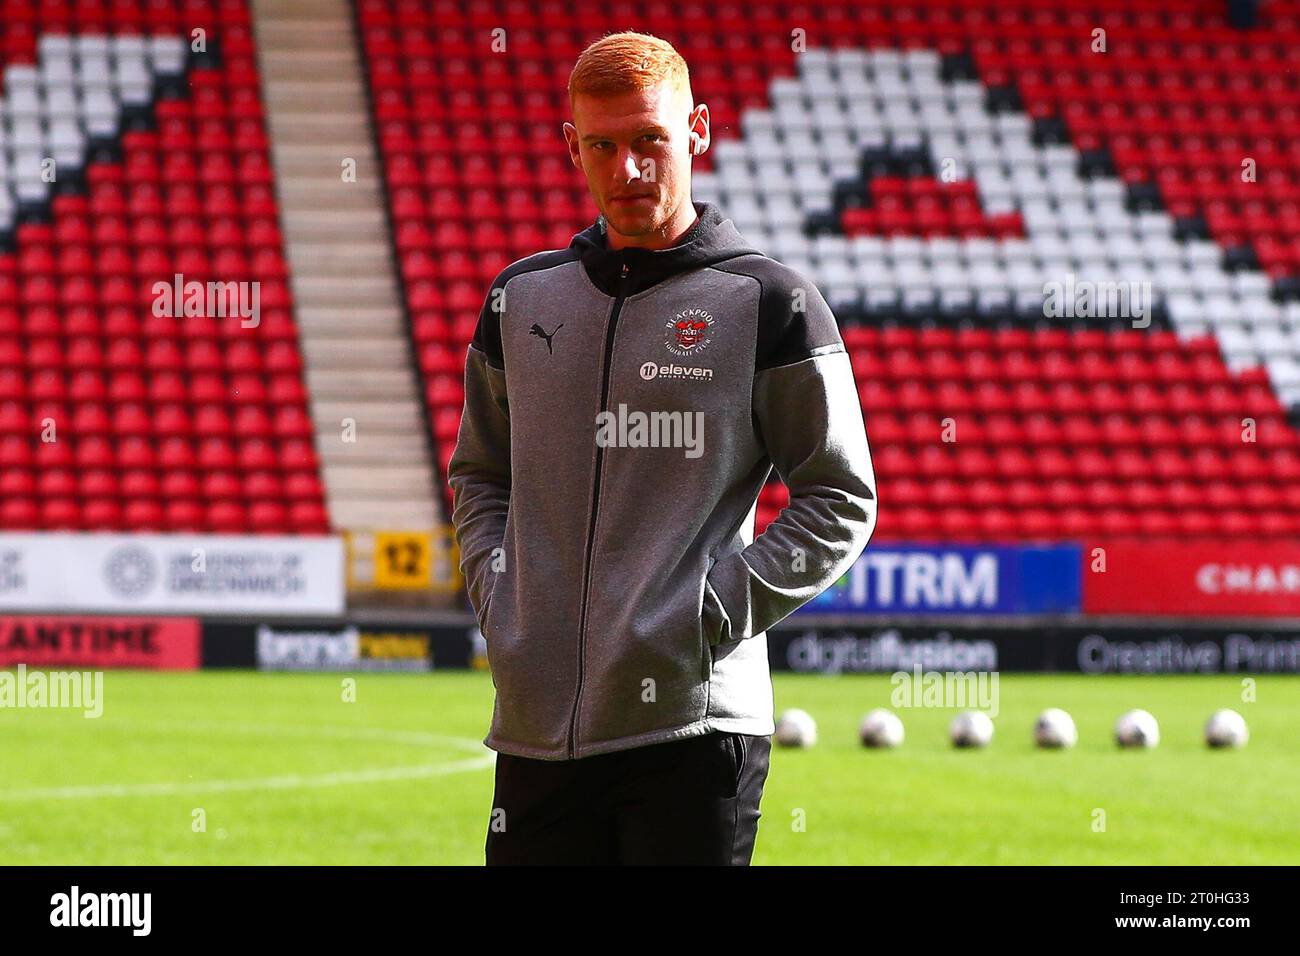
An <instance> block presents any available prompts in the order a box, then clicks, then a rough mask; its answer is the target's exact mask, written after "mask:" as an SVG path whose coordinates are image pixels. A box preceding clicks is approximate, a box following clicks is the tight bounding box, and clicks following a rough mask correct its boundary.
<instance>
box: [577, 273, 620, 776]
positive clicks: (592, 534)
mask: <svg viewBox="0 0 1300 956" xmlns="http://www.w3.org/2000/svg"><path fill="white" fill-rule="evenodd" d="M622 259H623V269H622V271H621V272H620V273H619V276H618V294H617V296H616V297H615V298H614V310H613V311H612V312H611V313H610V315H609V330H608V331H607V332H606V333H605V362H604V365H603V366H602V368H601V378H600V410H601V411H602V412H603V411H605V406H606V405H608V404H609V374H610V366H611V365H612V364H613V362H612V361H611V360H612V359H613V356H614V326H615V325H616V324H617V323H618V314H619V312H621V311H622V309H623V299H624V298H625V296H626V291H625V290H626V288H627V275H628V267H627V253H623V254H622ZM604 461H605V449H604V447H603V446H601V445H597V446H596V477H595V482H594V483H593V486H592V490H591V519H590V521H589V522H588V525H587V555H586V561H585V563H584V565H583V573H582V607H581V612H580V613H579V616H578V620H579V621H581V626H580V627H579V633H578V690H577V693H575V694H574V695H573V714H572V716H571V717H570V718H569V759H570V760H573V759H576V757H577V751H578V709H579V706H580V704H581V702H582V682H583V675H584V674H585V672H586V669H587V666H586V657H587V600H588V597H589V596H590V590H591V558H592V553H593V552H594V550H595V547H596V513H597V510H598V508H599V507H600V473H601V467H602V465H603V464H604Z"/></svg>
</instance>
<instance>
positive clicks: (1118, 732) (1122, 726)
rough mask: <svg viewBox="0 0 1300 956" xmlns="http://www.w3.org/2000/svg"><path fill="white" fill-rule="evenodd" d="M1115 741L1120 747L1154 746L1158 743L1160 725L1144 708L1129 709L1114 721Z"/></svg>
mask: <svg viewBox="0 0 1300 956" xmlns="http://www.w3.org/2000/svg"><path fill="white" fill-rule="evenodd" d="M1115 742H1116V743H1117V744H1119V745H1120V746H1121V747H1154V746H1156V745H1157V744H1158V743H1160V725H1159V724H1158V723H1156V719H1155V718H1154V717H1152V716H1151V714H1149V713H1148V712H1147V711H1145V710H1130V711H1129V712H1128V713H1125V714H1121V715H1120V718H1119V720H1117V721H1115Z"/></svg>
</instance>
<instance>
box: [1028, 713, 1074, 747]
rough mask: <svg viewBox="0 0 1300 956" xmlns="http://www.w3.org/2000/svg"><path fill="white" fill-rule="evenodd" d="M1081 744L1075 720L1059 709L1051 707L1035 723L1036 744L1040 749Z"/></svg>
mask: <svg viewBox="0 0 1300 956" xmlns="http://www.w3.org/2000/svg"><path fill="white" fill-rule="evenodd" d="M1078 742H1079V731H1078V729H1077V728H1076V727H1075V726H1074V718H1073V717H1071V716H1070V715H1069V714H1067V713H1066V712H1065V711H1063V710H1061V709H1060V708H1059V707H1049V708H1047V710H1045V711H1043V712H1042V713H1041V714H1039V715H1038V720H1036V721H1035V722H1034V743H1036V744H1038V746H1040V747H1052V748H1066V747H1073V746H1074V745H1075V744H1077V743H1078Z"/></svg>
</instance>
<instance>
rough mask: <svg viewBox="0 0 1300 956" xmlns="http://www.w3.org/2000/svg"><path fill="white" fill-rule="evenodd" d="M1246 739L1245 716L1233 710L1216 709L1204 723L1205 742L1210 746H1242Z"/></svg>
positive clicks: (1248, 735) (1244, 744)
mask: <svg viewBox="0 0 1300 956" xmlns="http://www.w3.org/2000/svg"><path fill="white" fill-rule="evenodd" d="M1248 740H1250V730H1249V729H1248V728H1247V727H1246V718H1244V717H1242V716H1241V714H1239V713H1237V712H1236V711H1235V710H1216V711H1215V712H1214V713H1213V714H1211V715H1210V719H1209V720H1208V721H1206V723H1205V742H1206V743H1207V744H1209V745H1210V746H1211V747H1244V746H1246V741H1248Z"/></svg>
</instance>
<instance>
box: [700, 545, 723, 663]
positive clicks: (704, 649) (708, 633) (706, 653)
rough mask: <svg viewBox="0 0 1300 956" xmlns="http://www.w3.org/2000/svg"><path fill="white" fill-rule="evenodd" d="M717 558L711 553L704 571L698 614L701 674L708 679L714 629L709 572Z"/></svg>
mask: <svg viewBox="0 0 1300 956" xmlns="http://www.w3.org/2000/svg"><path fill="white" fill-rule="evenodd" d="M717 560H718V559H717V558H715V557H713V556H712V555H709V566H708V568H707V569H706V570H705V572H704V582H703V583H702V584H701V585H700V610H699V613H698V614H697V615H696V621H697V622H698V625H699V632H700V667H701V671H700V676H701V677H702V678H703V679H704V680H706V681H707V680H711V679H712V678H713V640H712V629H713V626H714V625H713V622H712V620H710V619H709V617H707V616H706V611H707V610H708V604H709V572H710V571H712V570H713V566H714V565H715V564H717Z"/></svg>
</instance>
